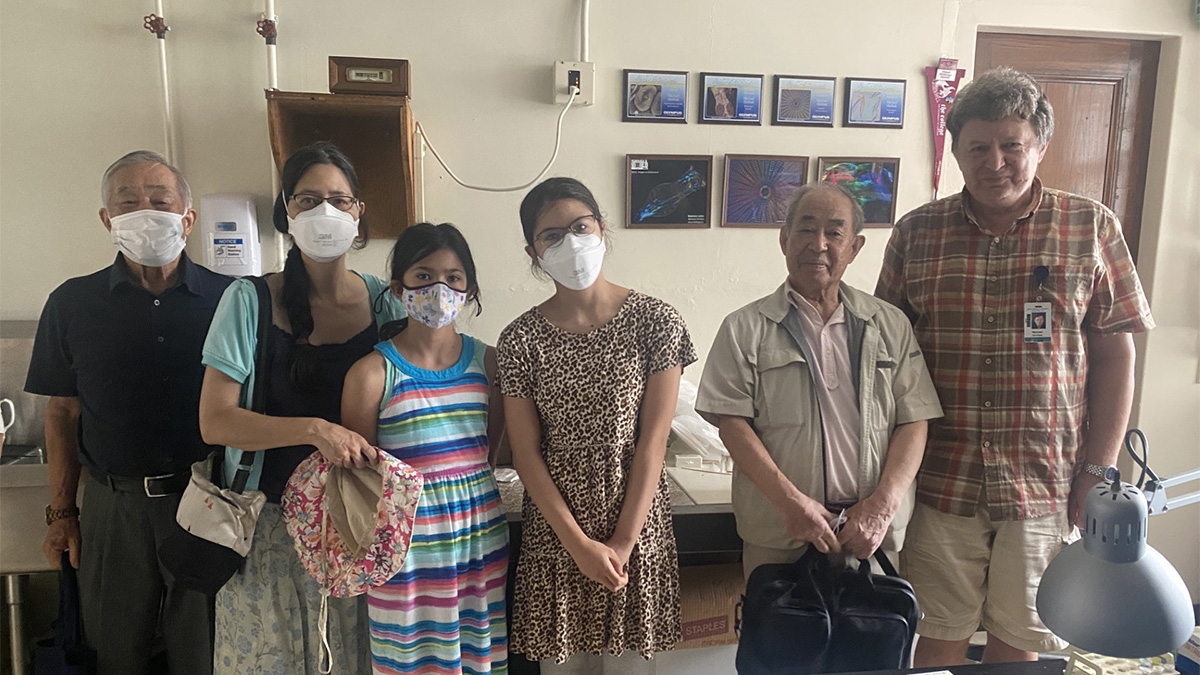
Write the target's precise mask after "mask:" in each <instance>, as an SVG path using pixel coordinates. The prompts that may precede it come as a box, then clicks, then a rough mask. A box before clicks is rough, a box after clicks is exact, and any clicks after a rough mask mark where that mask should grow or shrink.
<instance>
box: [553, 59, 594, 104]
mask: <svg viewBox="0 0 1200 675" xmlns="http://www.w3.org/2000/svg"><path fill="white" fill-rule="evenodd" d="M572 84H574V85H576V86H578V87H579V95H578V96H576V97H575V102H574V103H572V104H571V107H572V108H574V107H578V106H587V105H592V104H593V103H595V97H596V64H594V63H580V62H578V61H558V62H556V63H555V64H554V102H555V103H558V104H560V105H561V104H564V103H566V102H567V100H568V99H570V98H571V89H570V87H571V85H572Z"/></svg>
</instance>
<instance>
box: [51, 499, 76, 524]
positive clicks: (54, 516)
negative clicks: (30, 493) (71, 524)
mask: <svg viewBox="0 0 1200 675" xmlns="http://www.w3.org/2000/svg"><path fill="white" fill-rule="evenodd" d="M78 517H79V507H78V506H68V507H67V508H65V509H56V508H52V507H51V506H50V505H49V504H47V505H46V524H47V525H49V524H51V523H53V522H54V521H56V520H64V519H66V518H78Z"/></svg>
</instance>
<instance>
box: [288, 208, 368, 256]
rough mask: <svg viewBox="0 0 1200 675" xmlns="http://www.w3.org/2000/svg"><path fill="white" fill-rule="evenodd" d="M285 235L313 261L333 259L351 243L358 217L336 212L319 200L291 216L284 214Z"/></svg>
mask: <svg viewBox="0 0 1200 675" xmlns="http://www.w3.org/2000/svg"><path fill="white" fill-rule="evenodd" d="M288 234H290V235H292V240H293V241H295V242H296V246H299V247H300V250H301V251H303V252H304V255H307V256H308V257H309V258H311V259H312V260H313V261H314V262H320V263H325V262H332V261H334V260H337V259H338V258H339V257H341V256H342V255H345V253H346V251H349V250H350V247H351V246H352V245H353V244H354V238H355V237H357V236H358V219H357V218H355V217H354V216H352V215H350V213H349V212H348V211H340V210H338V209H336V208H334V207H333V206H332V205H330V203H329V202H321V204H320V206H318V207H316V208H315V209H309V210H308V211H305V212H303V213H301V214H299V215H297V216H296V217H295V218H293V217H291V216H288Z"/></svg>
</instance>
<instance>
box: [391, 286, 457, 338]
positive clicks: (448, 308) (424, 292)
mask: <svg viewBox="0 0 1200 675" xmlns="http://www.w3.org/2000/svg"><path fill="white" fill-rule="evenodd" d="M400 301H401V302H403V303H404V309H405V310H407V311H408V316H409V318H412V319H416V320H417V321H420V322H421V323H423V324H425V325H426V326H429V327H430V328H433V329H434V330H436V329H438V328H443V327H445V326H449V325H450V324H452V323H454V319H455V318H456V317H458V313H459V311H461V310H462V308H463V305H465V304H467V294H466V293H464V292H462V291H456V290H454V289H453V288H450V287H449V286H447V285H446V284H444V283H442V282H440V281H438V282H435V283H432V284H429V285H428V286H422V287H420V288H408V287H404V288H403V289H402V290H401V291H400Z"/></svg>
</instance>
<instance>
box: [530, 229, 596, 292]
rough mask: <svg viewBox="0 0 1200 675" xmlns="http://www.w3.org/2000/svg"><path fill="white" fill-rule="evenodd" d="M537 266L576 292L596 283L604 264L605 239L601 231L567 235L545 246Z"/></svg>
mask: <svg viewBox="0 0 1200 675" xmlns="http://www.w3.org/2000/svg"><path fill="white" fill-rule="evenodd" d="M538 265H539V266H541V268H542V269H544V270H546V273H547V274H549V275H550V277H551V278H552V279H554V280H555V281H557V282H558V283H560V284H562V285H563V286H566V287H567V288H570V289H571V290H575V291H582V290H583V289H585V288H588V287H590V286H591V285H592V284H594V283H596V279H598V278H599V277H600V268H601V267H602V266H603V265H604V240H603V239H601V238H600V235H598V234H584V235H578V234H568V235H567V236H565V237H563V240H562V241H561V242H559V243H558V244H555V245H554V246H551V247H550V248H548V249H546V252H545V253H543V254H542V257H541V258H538Z"/></svg>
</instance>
